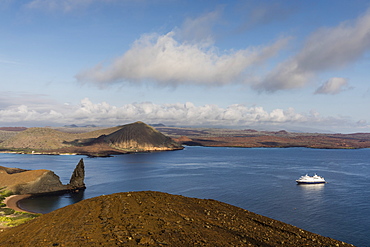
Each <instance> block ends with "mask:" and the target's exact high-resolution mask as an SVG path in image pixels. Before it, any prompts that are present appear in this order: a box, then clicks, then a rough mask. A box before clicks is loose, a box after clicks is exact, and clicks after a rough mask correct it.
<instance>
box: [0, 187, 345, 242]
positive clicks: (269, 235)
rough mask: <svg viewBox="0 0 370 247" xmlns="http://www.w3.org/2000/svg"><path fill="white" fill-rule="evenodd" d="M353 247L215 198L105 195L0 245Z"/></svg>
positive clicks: (9, 233) (45, 218)
mask: <svg viewBox="0 0 370 247" xmlns="http://www.w3.org/2000/svg"><path fill="white" fill-rule="evenodd" d="M137 245H139V246H352V245H350V244H346V243H343V242H341V241H337V240H334V239H331V238H328V237H323V236H320V235H318V234H314V233H311V232H307V231H304V230H302V229H300V228H297V227H294V226H292V225H288V224H285V223H283V222H280V221H276V220H273V219H270V218H267V217H263V216H261V215H258V214H254V213H252V212H249V211H247V210H244V209H241V208H238V207H235V206H231V205H229V204H225V203H221V202H218V201H215V200H205V199H195V198H188V197H184V196H177V195H170V194H166V193H161V192H153V191H146V192H127V193H117V194H112V195H106V196H99V197H96V198H92V199H87V200H83V201H81V202H79V203H76V204H73V205H70V206H67V207H64V208H61V209H58V210H56V211H53V212H51V213H48V214H45V215H42V216H40V217H38V218H36V219H34V220H32V221H29V222H27V223H25V224H23V225H20V226H17V227H14V228H11V229H6V230H4V231H3V232H2V233H0V246H3V247H7V246H9V247H10V246H12V247H13V246H27V247H28V246H72V247H73V246H137Z"/></svg>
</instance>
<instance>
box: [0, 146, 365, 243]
mask: <svg viewBox="0 0 370 247" xmlns="http://www.w3.org/2000/svg"><path fill="white" fill-rule="evenodd" d="M369 157H370V149H351V150H341V149H308V148H224V147H217V148H215V147H186V148H185V149H184V150H179V151H169V152H155V153H139V154H127V155H118V156H115V157H109V158H88V157H86V156H67V155H20V154H0V158H1V159H0V165H2V166H6V167H18V168H23V169H49V170H52V171H54V172H55V173H56V174H57V175H58V176H60V178H61V181H62V182H63V183H68V182H69V179H70V176H71V174H72V172H73V169H74V167H75V166H76V165H77V163H78V161H79V159H80V158H84V162H85V172H86V178H85V183H86V186H87V189H86V190H85V191H83V192H81V193H78V194H64V195H60V196H44V197H36V198H29V199H26V200H23V201H22V202H21V207H23V208H24V209H27V210H30V211H34V212H41V213H47V212H50V211H52V210H55V209H58V208H61V207H64V206H66V205H69V204H72V203H76V202H78V201H80V200H83V199H87V198H91V197H95V196H100V195H104V194H111V193H116V192H126V191H142V190H151V191H162V192H167V193H171V194H179V195H184V196H189V197H196V198H206V199H215V200H219V201H222V202H226V203H229V204H232V205H235V206H238V207H241V208H244V209H247V210H249V211H252V212H255V213H258V214H261V215H264V216H267V217H270V218H273V219H276V220H280V221H283V222H285V223H288V224H292V225H295V226H297V227H300V228H303V229H305V230H308V231H311V232H314V233H318V234H321V235H323V236H327V237H331V238H334V239H338V240H341V241H344V242H347V243H351V244H354V245H356V246H370V234H368V233H369V229H370V203H369V202H370V200H369V199H370V179H369V176H370V160H369ZM306 173H308V174H309V175H313V174H314V173H317V174H318V175H320V176H323V177H325V179H326V181H327V182H328V183H327V184H321V185H297V184H296V182H295V180H296V179H297V178H299V177H300V176H301V175H305V174H306Z"/></svg>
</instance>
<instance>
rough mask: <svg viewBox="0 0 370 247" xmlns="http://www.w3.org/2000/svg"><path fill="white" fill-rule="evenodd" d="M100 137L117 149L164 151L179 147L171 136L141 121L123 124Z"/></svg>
mask: <svg viewBox="0 0 370 247" xmlns="http://www.w3.org/2000/svg"><path fill="white" fill-rule="evenodd" d="M102 137H104V142H105V143H108V144H109V145H110V146H111V147H113V148H116V149H119V150H138V151H165V150H173V149H179V148H180V147H181V146H180V145H179V144H178V143H176V142H175V141H173V140H172V139H171V138H169V137H167V136H165V135H163V134H162V133H161V132H159V131H158V130H156V129H154V128H153V127H151V126H149V125H147V124H145V123H143V122H136V123H133V124H127V125H124V126H122V128H121V129H119V130H117V131H116V132H114V133H112V134H109V135H107V136H102ZM102 137H101V138H102Z"/></svg>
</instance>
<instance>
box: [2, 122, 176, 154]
mask: <svg viewBox="0 0 370 247" xmlns="http://www.w3.org/2000/svg"><path fill="white" fill-rule="evenodd" d="M91 128H95V127H85V128H78V129H79V130H80V132H76V130H75V129H76V127H63V128H61V130H60V129H53V128H28V129H25V130H22V131H18V133H16V134H15V131H12V133H11V134H9V132H10V131H6V130H3V131H2V133H0V134H2V135H1V136H2V140H1V139H0V141H1V143H0V152H16V153H29V154H81V155H89V156H109V155H113V154H125V153H133V152H152V151H168V150H178V149H183V147H182V145H181V144H179V143H177V142H175V141H174V140H173V139H171V138H170V137H168V136H165V135H164V134H162V133H161V132H159V131H158V130H156V129H154V128H153V127H151V126H149V125H147V124H145V123H143V122H135V123H132V124H127V125H122V126H116V127H111V128H104V129H97V130H93V131H87V132H86V129H87V130H89V129H91ZM69 129H73V130H72V131H69ZM81 129H84V130H85V132H84V130H81ZM5 132H8V133H5Z"/></svg>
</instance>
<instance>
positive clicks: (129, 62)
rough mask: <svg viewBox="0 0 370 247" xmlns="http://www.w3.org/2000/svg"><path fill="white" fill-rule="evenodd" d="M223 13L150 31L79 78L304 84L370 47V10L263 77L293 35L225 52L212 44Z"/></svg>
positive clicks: (321, 33) (314, 39)
mask: <svg viewBox="0 0 370 247" xmlns="http://www.w3.org/2000/svg"><path fill="white" fill-rule="evenodd" d="M219 18H220V11H215V12H211V13H208V14H206V15H204V16H201V17H199V18H195V19H187V20H186V21H185V23H184V25H183V26H182V28H175V29H174V30H173V31H171V32H168V33H167V34H164V35H160V34H145V35H143V36H142V37H141V38H139V39H138V40H136V41H135V42H134V43H133V45H132V47H131V48H130V49H129V50H128V51H126V52H125V53H124V54H123V55H122V56H120V57H118V58H116V59H115V60H114V61H113V62H112V63H110V64H108V65H106V66H104V65H103V64H98V65H96V66H95V67H93V68H90V69H87V70H85V71H82V72H80V73H78V74H77V75H76V78H77V80H78V81H80V82H89V83H94V84H96V85H98V86H100V87H105V86H107V85H110V84H112V83H134V84H141V83H154V84H156V85H160V86H176V85H181V84H193V85H207V86H219V85H227V84H240V83H243V84H249V85H251V86H252V88H254V89H256V90H258V91H268V92H275V91H278V90H288V89H294V88H301V87H304V86H305V85H307V84H308V83H311V82H313V80H314V79H315V77H316V76H317V75H318V74H319V73H322V72H325V71H332V70H336V69H340V68H343V67H345V66H348V65H350V64H353V63H354V62H356V61H358V60H359V59H361V58H362V57H363V55H364V54H365V53H366V52H367V51H369V49H370V10H369V11H367V12H366V13H365V14H364V15H363V16H360V17H359V18H357V19H356V20H354V21H347V22H343V23H341V24H339V25H338V26H335V27H326V28H321V29H319V30H317V31H315V32H314V33H312V34H311V35H310V36H309V37H308V38H307V39H306V40H305V42H304V44H303V46H302V48H301V49H300V50H298V51H297V52H296V54H295V55H293V56H291V57H289V58H287V59H286V60H284V61H282V62H280V63H277V64H275V66H274V68H273V69H272V70H271V71H270V72H268V73H266V74H262V75H259V74H257V73H256V72H255V71H261V70H262V71H263V69H261V68H263V66H264V65H265V64H266V63H267V62H271V61H272V58H276V55H277V54H278V52H279V51H281V50H282V49H283V48H285V46H286V44H287V43H288V40H289V38H281V39H279V40H277V41H275V42H273V43H272V44H270V45H265V46H258V47H248V48H246V49H240V50H228V51H221V50H219V49H218V48H217V47H216V46H214V45H213V43H214V40H213V38H214V37H213V35H212V27H213V26H212V25H213V23H215V22H216V21H217V20H218V19H219Z"/></svg>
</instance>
